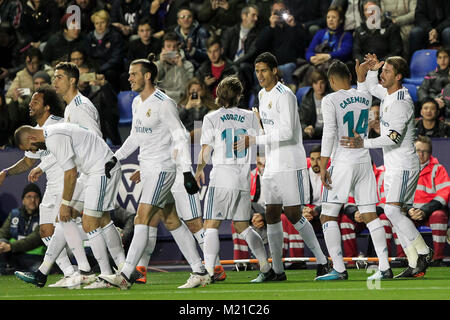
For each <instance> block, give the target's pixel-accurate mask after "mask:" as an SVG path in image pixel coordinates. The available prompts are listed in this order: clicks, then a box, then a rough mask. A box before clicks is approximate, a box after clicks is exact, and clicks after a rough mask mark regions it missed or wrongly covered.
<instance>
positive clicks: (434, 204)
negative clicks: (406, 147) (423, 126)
mask: <svg viewBox="0 0 450 320" xmlns="http://www.w3.org/2000/svg"><path fill="white" fill-rule="evenodd" d="M415 145H416V151H417V154H418V155H419V159H420V167H421V171H420V175H419V181H418V183H417V189H416V193H415V194H414V204H413V207H411V208H409V209H408V216H409V217H410V218H411V219H412V220H413V221H414V222H415V223H416V225H417V226H421V225H426V226H429V227H430V228H431V233H432V235H433V249H434V256H433V261H434V263H433V264H434V265H435V266H442V259H443V258H444V248H445V242H446V231H447V223H448V214H449V212H448V203H449V199H450V198H449V197H450V178H449V177H448V174H447V171H446V170H445V168H444V166H443V165H441V164H439V161H438V159H436V158H435V157H433V156H432V152H433V148H432V142H431V139H430V138H428V137H419V138H418V139H417V140H416V142H415Z"/></svg>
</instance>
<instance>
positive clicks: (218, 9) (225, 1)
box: [197, 0, 242, 36]
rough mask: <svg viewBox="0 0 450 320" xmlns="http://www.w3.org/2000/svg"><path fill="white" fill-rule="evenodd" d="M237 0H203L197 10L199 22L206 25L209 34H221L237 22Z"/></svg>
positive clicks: (239, 6) (238, 7)
mask: <svg viewBox="0 0 450 320" xmlns="http://www.w3.org/2000/svg"><path fill="white" fill-rule="evenodd" d="M240 2H241V1H239V0H204V1H203V5H202V6H201V8H200V10H199V12H198V17H197V18H198V20H199V22H200V23H202V24H204V25H207V26H208V29H209V31H210V32H211V34H215V35H217V36H221V35H222V33H223V32H224V31H225V29H226V28H228V27H232V26H234V25H235V24H236V23H239V12H240V10H241V8H242V7H241V5H240Z"/></svg>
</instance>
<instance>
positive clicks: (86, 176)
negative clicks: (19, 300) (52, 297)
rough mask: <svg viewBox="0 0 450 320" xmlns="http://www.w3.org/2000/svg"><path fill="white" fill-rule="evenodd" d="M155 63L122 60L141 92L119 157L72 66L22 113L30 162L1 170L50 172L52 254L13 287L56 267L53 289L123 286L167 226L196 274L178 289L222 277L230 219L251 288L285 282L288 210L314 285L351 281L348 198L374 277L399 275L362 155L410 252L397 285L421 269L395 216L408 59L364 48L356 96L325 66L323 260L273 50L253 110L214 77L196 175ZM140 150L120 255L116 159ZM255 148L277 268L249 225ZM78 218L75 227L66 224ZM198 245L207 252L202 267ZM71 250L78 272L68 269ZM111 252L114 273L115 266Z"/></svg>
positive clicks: (345, 76)
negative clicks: (241, 242)
mask: <svg viewBox="0 0 450 320" xmlns="http://www.w3.org/2000/svg"><path fill="white" fill-rule="evenodd" d="M152 58H153V57H152V56H150V57H149V59H148V60H147V59H139V60H135V61H133V62H132V63H131V65H130V70H129V79H128V80H129V82H130V84H131V89H132V90H133V91H136V92H138V93H139V95H138V96H136V97H135V99H134V100H133V103H132V114H133V120H132V126H131V132H130V135H129V136H128V138H127V139H126V141H125V142H124V143H123V145H122V146H121V147H120V148H119V149H118V150H117V151H116V152H115V153H113V152H112V151H111V150H110V148H109V147H108V145H107V144H106V143H105V142H104V140H103V139H102V137H101V131H100V124H99V118H98V113H97V112H96V108H95V106H93V105H92V103H91V102H90V101H89V100H88V99H87V98H85V97H84V96H82V95H81V94H80V93H79V92H78V91H77V89H76V84H77V81H78V77H79V73H77V72H78V70H77V69H76V66H74V65H73V64H71V63H61V64H59V65H58V66H57V67H56V72H55V80H54V88H55V89H53V88H42V89H39V90H38V91H37V92H36V93H35V94H34V95H33V97H32V100H31V103H30V115H31V116H32V117H33V118H34V119H35V120H36V122H37V125H36V126H35V127H31V126H22V127H20V128H19V129H17V130H16V133H15V140H16V145H17V146H19V147H20V149H22V150H24V151H25V156H24V158H23V159H21V160H20V161H19V162H17V163H16V164H15V165H13V166H12V167H10V168H7V169H6V170H4V171H3V172H5V173H4V174H5V177H6V176H7V175H12V174H19V173H22V172H25V171H27V170H29V169H32V168H33V167H34V165H35V164H36V162H37V161H38V160H41V162H40V163H39V165H38V166H36V167H35V168H33V169H32V170H31V172H30V174H29V179H30V180H31V181H36V180H37V179H38V178H39V176H40V175H42V174H43V173H45V174H46V177H47V188H46V191H45V195H44V198H43V202H42V204H41V206H40V210H41V211H40V215H41V216H40V226H41V231H40V232H41V238H42V239H43V241H44V243H45V244H46V245H47V251H46V254H45V257H44V260H43V262H42V264H41V266H40V267H39V269H38V270H37V271H35V272H19V271H17V272H16V276H17V277H18V278H19V279H21V280H23V281H25V282H29V283H33V284H35V285H36V286H39V287H43V286H45V284H46V281H47V275H48V274H49V272H50V269H51V267H52V266H53V264H54V263H56V264H57V265H58V266H59V267H60V269H61V270H62V271H63V273H64V278H62V279H61V280H59V281H58V282H57V283H55V284H52V285H50V286H53V287H68V288H74V287H80V286H81V285H85V286H84V287H83V288H84V289H95V288H109V287H119V288H121V289H129V288H130V287H131V286H132V285H133V283H135V282H136V280H137V279H138V277H139V273H138V272H137V271H136V270H137V267H139V266H145V268H146V267H147V265H148V262H149V259H150V256H151V254H152V252H153V249H154V247H155V243H156V230H157V229H156V227H157V225H158V223H159V222H160V221H162V222H163V224H164V226H165V228H167V230H168V231H170V233H171V234H172V236H173V238H174V240H175V242H176V244H177V245H178V247H179V249H180V251H181V253H182V254H183V256H184V257H185V258H186V260H187V262H188V263H189V265H190V267H191V269H192V272H191V274H190V276H189V278H188V280H187V282H186V283H185V284H183V285H181V286H179V287H178V288H181V289H183V288H194V287H199V286H205V285H210V284H211V283H213V282H215V281H220V280H222V279H223V278H221V275H220V272H219V274H218V273H217V270H223V268H222V267H221V265H220V259H219V248H220V243H219V231H218V229H219V226H220V224H221V222H222V221H223V220H232V221H233V226H234V228H235V230H236V231H237V232H238V233H239V234H240V235H241V236H242V237H243V238H244V239H245V241H246V242H247V243H248V246H249V248H250V249H251V251H252V253H253V254H254V256H255V257H256V258H257V259H258V262H259V267H260V273H259V274H258V276H257V277H256V278H255V279H253V280H251V282H252V283H260V282H267V281H284V280H286V279H287V277H286V274H285V272H284V265H283V259H282V257H283V228H282V223H281V213H282V212H283V213H284V214H285V215H286V217H287V218H288V219H289V221H290V222H291V223H292V225H293V226H294V228H295V229H296V230H297V231H298V232H299V234H300V236H301V237H302V238H303V240H304V242H305V244H306V246H307V247H308V248H309V249H310V250H311V252H312V253H313V254H314V256H315V258H316V261H317V272H316V278H315V280H317V281H325V280H345V279H348V274H347V271H346V268H345V264H344V260H343V255H342V249H341V233H340V229H339V226H338V222H337V221H338V215H339V213H340V211H341V208H342V206H343V205H344V204H345V203H347V200H348V197H349V196H350V195H352V196H353V197H354V199H355V203H356V205H357V206H358V210H359V211H360V213H361V215H362V218H363V221H364V222H365V224H366V225H367V228H368V230H369V231H370V235H371V237H372V241H373V244H374V247H375V251H376V254H377V257H378V259H379V265H378V271H377V272H376V273H375V274H374V275H372V276H371V277H370V279H372V280H382V279H389V278H394V275H393V273H392V270H391V268H390V264H389V260H388V249H387V245H386V235H385V230H384V228H383V225H382V224H381V222H380V220H379V218H378V217H377V214H376V208H375V205H376V203H377V202H378V201H379V200H378V195H377V185H376V181H375V176H374V173H373V169H372V163H371V158H370V154H369V149H370V148H382V149H383V155H384V165H385V167H386V173H385V194H386V206H385V213H386V215H387V217H388V218H389V220H390V221H391V222H392V224H393V226H394V227H395V228H396V230H397V232H398V238H399V240H400V242H401V245H402V247H403V249H404V251H405V253H406V256H407V258H408V267H407V268H406V269H405V270H404V271H403V272H402V273H400V274H399V275H397V276H395V278H402V277H422V276H423V275H424V274H425V272H426V269H427V267H428V264H429V262H430V261H431V257H432V250H431V249H430V248H429V247H428V246H427V245H426V244H425V242H424V240H423V238H422V236H421V235H420V233H419V232H418V231H417V229H416V227H415V226H414V224H413V223H412V222H411V221H410V220H409V219H408V218H407V217H406V216H404V215H403V214H402V210H403V209H404V206H405V205H406V204H411V203H412V202H413V197H414V191H415V189H416V185H417V181H418V177H419V171H420V166H419V159H418V156H417V154H416V151H415V147H414V122H413V121H414V107H413V103H412V100H411V98H410V96H409V93H408V91H407V89H405V88H403V87H402V84H401V83H402V77H403V75H404V74H406V71H405V68H407V64H406V62H405V61H404V59H403V58H401V57H391V58H388V59H387V60H386V61H385V62H383V61H381V62H380V61H378V59H377V57H376V56H375V55H371V54H368V55H367V56H366V57H365V61H364V62H362V63H361V64H360V63H359V62H357V64H356V74H357V77H358V79H357V80H358V86H357V88H356V89H354V88H352V87H351V85H350V83H351V73H350V71H349V70H348V68H347V66H346V65H345V64H344V63H342V62H334V63H333V64H332V65H331V66H330V69H329V71H328V80H329V82H330V85H331V87H332V88H333V90H334V92H333V93H331V94H329V95H328V96H326V97H325V98H324V100H323V102H322V113H323V121H324V129H323V136H322V148H321V150H322V151H321V160H320V161H321V162H320V169H321V170H320V175H321V180H322V183H323V192H322V212H321V216H320V220H321V223H322V228H323V234H324V239H325V243H326V247H327V249H328V253H329V255H330V257H331V260H329V259H328V258H327V257H326V256H325V254H324V253H323V251H322V249H321V247H320V244H319V241H318V239H317V236H316V234H315V232H314V229H313V227H312V225H311V224H310V222H309V221H308V220H307V219H306V218H304V217H303V216H302V208H303V206H305V205H306V204H308V203H309V199H310V185H309V173H308V169H307V160H306V153H305V149H304V146H303V141H302V129H301V125H300V120H299V115H298V111H297V110H298V107H297V99H296V96H295V95H294V94H293V92H292V91H291V90H290V89H289V88H288V87H287V86H285V85H284V84H282V83H281V82H279V81H278V77H277V65H278V64H277V60H276V58H275V56H274V55H272V54H270V53H268V52H265V53H262V54H260V55H259V56H258V57H257V58H256V60H255V72H256V77H257V79H258V81H259V84H260V86H261V87H262V89H261V90H260V92H259V94H258V99H259V110H254V111H250V110H244V109H240V108H238V103H239V99H240V97H241V96H242V91H243V87H242V84H241V83H240V81H239V80H238V79H237V77H226V78H225V79H223V80H222V81H221V82H220V84H219V85H218V87H217V100H216V103H217V105H218V106H219V109H218V110H216V111H213V112H211V113H209V114H207V115H206V116H205V117H204V119H203V124H202V128H201V139H200V144H201V150H200V153H199V155H198V164H197V166H196V167H194V166H193V165H192V162H191V154H190V138H189V134H188V133H187V131H186V129H185V128H184V126H183V124H182V123H181V121H180V118H179V116H178V110H177V106H176V103H175V102H174V101H173V100H172V99H171V98H169V97H168V96H167V95H166V94H165V93H164V92H162V91H161V90H159V89H158V88H157V87H156V79H157V73H158V70H157V67H156V65H155V63H154V62H153V61H152ZM380 68H382V72H381V76H380V78H381V84H379V81H378V71H379V69H380ZM58 94H59V95H60V96H62V97H63V99H64V101H65V102H66V104H67V106H66V108H65V112H64V119H62V118H57V117H55V116H53V115H52V110H53V108H54V107H55V106H54V105H55V104H57V95H58ZM372 96H375V97H377V98H379V99H381V101H382V102H381V106H380V113H381V115H380V116H381V121H380V122H381V125H380V127H381V128H380V130H381V135H380V137H378V138H374V139H367V131H368V130H367V129H368V116H369V107H370V106H371V102H372ZM138 148H139V157H138V160H139V169H140V170H139V171H138V172H136V173H135V174H133V179H135V180H134V181H136V182H140V183H142V195H141V198H140V201H139V206H138V209H137V212H136V218H135V227H134V235H133V239H132V242H131V244H130V247H129V250H128V252H127V255H126V256H125V252H124V250H123V247H122V245H121V239H120V235H119V233H118V232H117V229H116V228H115V226H114V224H113V222H112V221H111V218H110V216H109V213H108V212H109V210H113V209H114V202H115V199H116V196H117V192H118V185H119V181H120V179H121V175H122V172H121V166H120V160H123V159H126V158H127V157H128V156H130V155H131V154H132V153H133V152H134V151H135V150H136V149H138ZM257 148H259V149H260V150H264V154H265V157H266V167H265V171H264V175H263V176H262V177H261V194H262V196H263V198H264V199H265V204H266V221H267V237H268V244H269V248H270V254H271V258H272V263H269V262H268V256H267V252H266V249H265V246H264V242H263V240H262V238H261V236H260V235H259V234H258V233H257V232H256V231H255V230H254V229H253V228H252V227H251V226H250V225H249V220H250V216H251V197H250V171H251V163H252V161H253V159H254V158H255V156H256V153H257ZM209 161H211V163H212V170H211V172H210V179H209V186H208V191H207V194H206V198H205V204H204V208H203V219H202V214H201V213H200V211H201V207H200V201H199V195H198V191H199V187H200V186H201V185H202V184H204V183H205V173H204V171H203V170H204V168H205V166H206V165H207V164H208V163H209ZM330 161H331V164H329V162H330ZM81 213H82V214H81ZM80 215H81V216H82V226H83V230H82V231H81V230H80V229H79V228H78V227H77V224H76V222H75V218H77V217H78V216H80ZM183 221H184V222H185V223H184V222H183ZM85 238H87V239H88V240H89V243H90V246H91V249H92V252H93V255H94V257H95V259H96V260H97V262H98V265H99V267H100V274H99V275H97V276H96V275H95V274H94V273H93V272H92V270H91V266H90V265H89V262H88V260H87V258H86V254H85V252H84V248H83V245H82V240H83V239H85ZM196 242H197V243H198V244H199V245H200V247H201V249H202V250H203V254H204V264H203V263H202V259H201V257H200V255H199V252H198V250H197V247H196V244H197V243H196ZM66 245H68V247H69V248H70V250H71V251H72V252H73V254H74V256H75V259H76V261H77V265H78V268H75V267H74V266H73V265H72V264H71V262H70V260H69V258H68V255H67V251H66V249H65V247H66ZM109 255H111V257H112V258H113V260H114V264H115V265H116V270H114V271H113V269H112V267H111V265H110V262H109Z"/></svg>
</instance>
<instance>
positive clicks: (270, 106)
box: [267, 101, 272, 109]
mask: <svg viewBox="0 0 450 320" xmlns="http://www.w3.org/2000/svg"><path fill="white" fill-rule="evenodd" d="M267 108H269V109H272V101H270V102H269V105H268V106H267Z"/></svg>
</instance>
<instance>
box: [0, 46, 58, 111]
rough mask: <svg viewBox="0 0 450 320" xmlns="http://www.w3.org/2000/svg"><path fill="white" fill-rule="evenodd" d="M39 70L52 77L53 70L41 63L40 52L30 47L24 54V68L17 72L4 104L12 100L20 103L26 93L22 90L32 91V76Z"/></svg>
mask: <svg viewBox="0 0 450 320" xmlns="http://www.w3.org/2000/svg"><path fill="white" fill-rule="evenodd" d="M40 70H44V71H45V72H47V73H48V74H49V76H50V77H51V76H53V69H52V68H50V66H48V65H46V64H44V63H43V59H42V53H41V51H40V50H39V49H36V48H34V47H31V48H29V49H28V50H27V51H26V54H25V68H23V69H22V70H21V71H19V72H17V74H16V76H15V78H14V80H13V82H12V83H11V86H10V87H9V89H8V92H7V93H6V103H10V102H11V101H12V100H14V101H19V102H20V101H21V100H22V97H23V96H24V93H25V92H26V91H27V90H23V89H29V90H30V91H32V90H33V75H34V74H35V73H36V72H38V71H40Z"/></svg>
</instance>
